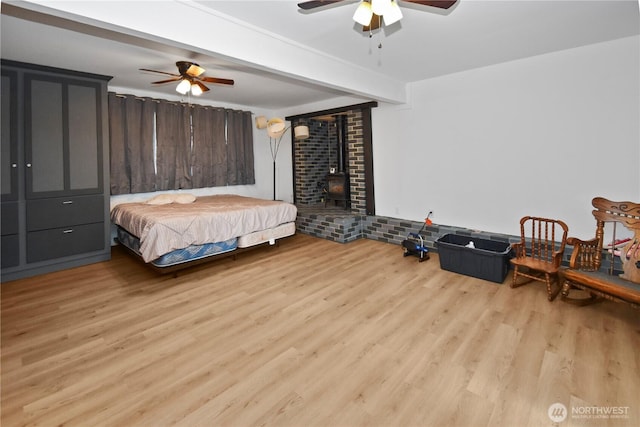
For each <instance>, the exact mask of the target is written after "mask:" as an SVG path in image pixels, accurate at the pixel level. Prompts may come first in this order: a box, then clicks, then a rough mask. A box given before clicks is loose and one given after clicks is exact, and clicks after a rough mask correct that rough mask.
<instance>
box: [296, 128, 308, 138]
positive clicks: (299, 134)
mask: <svg viewBox="0 0 640 427" xmlns="http://www.w3.org/2000/svg"><path fill="white" fill-rule="evenodd" d="M293 134H294V136H295V138H296V139H297V140H301V139H307V138H309V126H303V125H300V126H296V127H294V128H293Z"/></svg>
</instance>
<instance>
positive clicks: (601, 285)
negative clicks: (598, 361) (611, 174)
mask: <svg viewBox="0 0 640 427" xmlns="http://www.w3.org/2000/svg"><path fill="white" fill-rule="evenodd" d="M592 205H593V207H594V208H595V209H594V210H593V216H594V217H595V219H596V224H597V225H596V236H595V237H594V238H593V239H591V240H581V239H578V238H575V237H571V238H569V239H568V240H567V243H568V244H569V245H572V246H573V247H574V249H573V253H572V255H571V260H570V264H569V268H568V269H567V270H565V271H564V284H563V286H562V298H563V300H566V301H568V302H581V303H587V302H593V301H596V300H598V299H599V298H606V299H609V300H612V301H623V302H626V303H629V304H631V305H633V306H634V307H636V308H638V307H640V204H638V203H633V202H613V201H610V200H607V199H604V198H602V197H596V198H594V199H593V200H592ZM606 222H616V223H620V224H622V225H624V226H625V227H626V228H627V229H629V230H630V231H631V232H632V233H633V234H634V235H633V237H632V238H631V240H629V242H628V243H627V244H626V245H625V246H624V247H623V248H622V249H621V250H620V260H621V262H622V270H623V273H622V274H620V275H619V276H618V275H615V274H613V268H611V269H609V271H602V268H601V267H602V254H603V240H604V227H605V223H606ZM613 239H614V240H615V235H614V237H613ZM612 251H613V252H615V248H613V247H612ZM614 261H615V255H614V256H612V263H613V262H614ZM612 267H613V266H612ZM574 288H577V289H582V290H584V291H587V292H589V294H590V295H591V298H590V299H586V300H585V299H582V300H578V299H573V298H570V297H569V292H570V291H571V289H574Z"/></svg>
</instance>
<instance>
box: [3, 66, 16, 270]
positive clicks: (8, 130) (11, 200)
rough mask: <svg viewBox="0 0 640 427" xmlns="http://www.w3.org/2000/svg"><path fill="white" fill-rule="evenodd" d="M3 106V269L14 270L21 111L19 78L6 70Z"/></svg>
mask: <svg viewBox="0 0 640 427" xmlns="http://www.w3.org/2000/svg"><path fill="white" fill-rule="evenodd" d="M0 96H1V97H2V101H1V102H2V104H1V106H0V111H2V133H1V136H0V145H1V152H0V162H1V166H0V173H1V176H0V186H1V187H2V192H1V194H2V202H1V204H0V218H1V219H2V221H1V225H0V232H1V234H2V236H1V237H0V240H1V248H0V250H1V251H2V252H0V254H1V260H0V266H1V267H2V268H7V267H14V266H16V265H18V264H19V263H20V239H19V222H18V179H19V178H18V172H19V163H18V135H17V132H18V109H17V74H16V73H15V72H14V71H7V70H2V86H1V87H0Z"/></svg>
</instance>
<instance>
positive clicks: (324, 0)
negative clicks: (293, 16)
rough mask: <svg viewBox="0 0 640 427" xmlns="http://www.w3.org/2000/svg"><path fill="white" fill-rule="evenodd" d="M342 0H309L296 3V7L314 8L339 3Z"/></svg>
mask: <svg viewBox="0 0 640 427" xmlns="http://www.w3.org/2000/svg"><path fill="white" fill-rule="evenodd" d="M343 1H344V0H310V1H303V2H302V3H298V7H299V8H300V9H303V10H309V9H315V8H316V7H322V6H327V5H330V4H334V3H340V2H343Z"/></svg>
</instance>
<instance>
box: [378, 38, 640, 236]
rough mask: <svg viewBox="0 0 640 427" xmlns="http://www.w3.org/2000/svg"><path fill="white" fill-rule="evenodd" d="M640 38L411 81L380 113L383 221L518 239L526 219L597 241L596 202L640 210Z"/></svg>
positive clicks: (380, 204)
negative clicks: (558, 222)
mask: <svg viewBox="0 0 640 427" xmlns="http://www.w3.org/2000/svg"><path fill="white" fill-rule="evenodd" d="M639 40H640V38H639V37H637V36H635V37H631V38H625V39H620V40H616V41H612V42H607V43H601V44H596V45H591V46H587V47H582V48H577V49H572V50H567V51H562V52H557V53H552V54H547V55H542V56H537V57H532V58H527V59H524V60H519V61H514V62H509V63H505V64H500V65H496V66H491V67H486V68H482V69H476V70H472V71H469V72H464V73H458V74H454V75H448V76H444V77H440V78H435V79H430V80H425V81H421V82H418V83H415V84H412V85H411V86H410V89H409V97H410V100H411V101H410V103H409V104H408V105H402V106H397V105H386V104H385V105H380V107H379V108H374V109H373V110H372V115H373V144H374V173H375V194H376V213H377V214H378V215H383V216H391V217H396V218H402V219H411V220H422V219H423V218H424V217H425V215H426V213H427V212H428V211H429V210H432V211H434V215H435V216H434V218H433V219H434V222H435V223H440V224H446V225H454V226H460V227H467V228H471V229H478V230H483V231H490V232H497V233H506V234H514V235H517V234H519V229H518V221H519V219H520V218H521V217H522V216H524V215H537V216H546V217H553V218H560V219H563V220H564V221H565V222H567V224H568V225H569V234H570V235H574V236H578V237H585V238H586V237H591V236H593V233H594V230H595V222H594V219H593V216H592V215H591V213H590V212H591V203H590V202H591V199H592V198H593V197H594V196H604V197H607V198H610V199H612V200H618V201H619V200H631V201H636V202H637V201H640V131H639V123H640V111H639V104H640V88H639V87H640V85H639V76H640V66H639V49H640V42H639Z"/></svg>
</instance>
